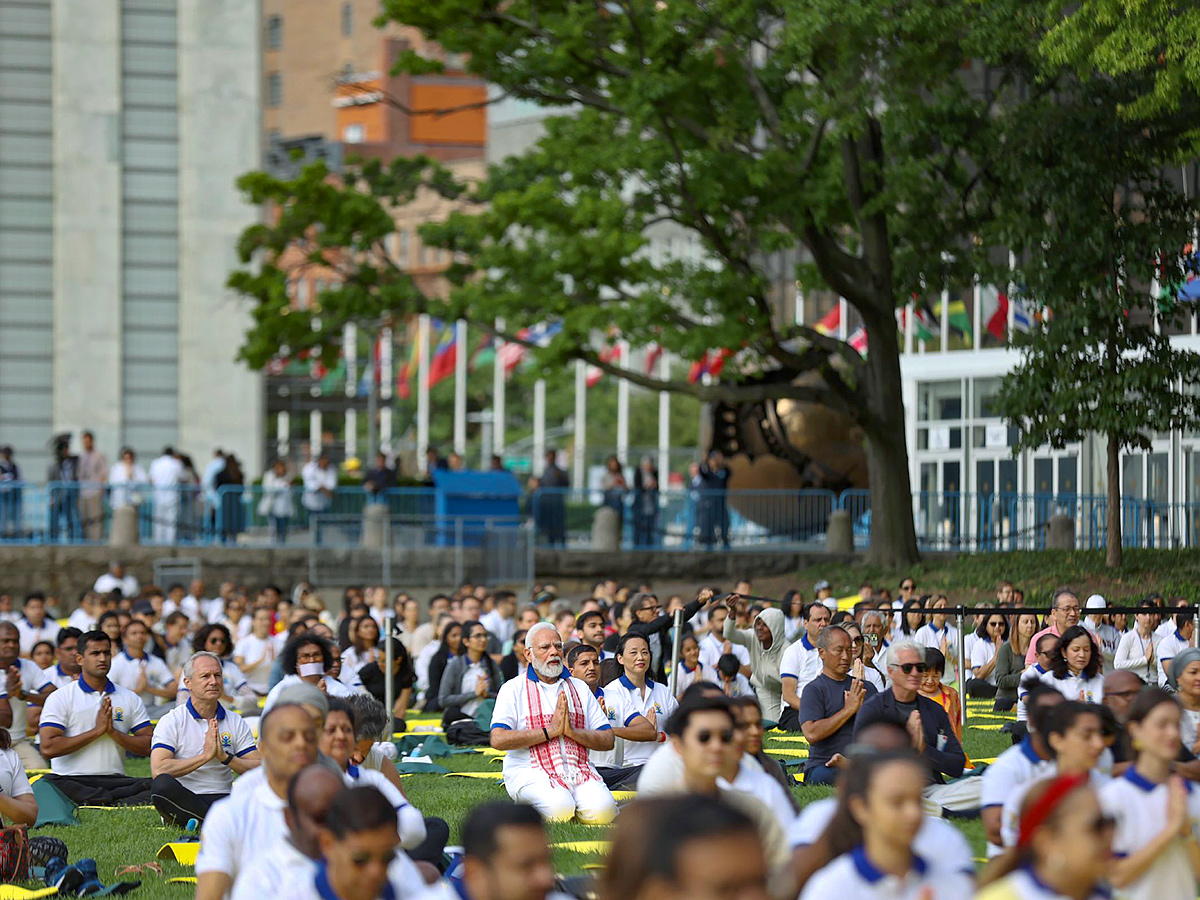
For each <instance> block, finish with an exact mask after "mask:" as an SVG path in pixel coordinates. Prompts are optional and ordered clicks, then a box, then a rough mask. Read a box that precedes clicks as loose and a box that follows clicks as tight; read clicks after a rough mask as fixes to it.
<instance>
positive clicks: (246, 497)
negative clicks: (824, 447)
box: [0, 482, 1200, 553]
mask: <svg viewBox="0 0 1200 900" xmlns="http://www.w3.org/2000/svg"><path fill="white" fill-rule="evenodd" d="M373 504H379V505H382V506H384V507H385V509H386V514H387V517H388V519H389V521H397V522H398V521H404V522H410V523H414V525H413V527H417V525H416V523H427V524H426V525H423V526H421V527H428V528H431V529H434V530H436V531H438V532H442V533H445V532H446V530H447V529H451V530H452V529H453V526H452V525H447V524H446V523H445V522H444V521H441V520H438V519H437V518H436V517H435V515H434V513H435V492H434V490H433V489H432V488H427V487H411V488H393V489H390V490H386V491H381V492H370V491H367V490H365V489H364V488H362V487H353V486H346V487H338V488H336V489H335V490H333V491H332V492H331V493H330V494H317V493H314V492H306V491H305V490H304V488H303V487H301V486H294V487H290V488H287V489H281V490H270V489H264V487H263V486H262V485H258V484H255V485H245V486H239V485H226V486H223V487H221V488H219V489H218V490H216V491H212V492H204V491H202V490H201V489H200V488H199V487H194V486H182V487H178V488H168V489H164V488H155V487H152V486H150V485H108V486H105V485H89V484H77V483H50V484H46V485H33V484H28V483H24V482H4V483H0V542H4V543H25V544H71V543H81V544H86V543H102V542H105V541H107V540H108V538H109V535H110V532H111V528H112V519H113V512H114V509H116V508H118V507H122V506H124V507H129V508H132V509H133V510H135V514H136V521H137V530H138V537H139V540H140V541H141V542H142V543H145V544H160V545H175V544H230V545H233V544H252V545H254V546H283V545H286V546H314V545H319V544H320V543H321V538H320V531H321V527H320V522H321V521H326V522H332V521H342V522H347V523H349V522H353V521H355V520H358V519H361V518H362V517H363V516H364V515H366V511H367V507H368V506H371V505H373ZM601 506H610V507H612V509H613V510H614V512H615V513H616V514H617V518H618V520H619V528H620V535H621V544H622V547H624V548H629V549H635V550H637V549H655V548H666V549H675V550H689V549H708V548H714V549H715V548H722V547H730V548H739V547H741V548H751V547H765V546H776V547H785V546H786V547H801V548H812V549H820V548H822V547H823V546H824V540H825V529H826V523H827V521H828V519H829V515H830V513H832V512H833V511H834V510H838V509H842V510H846V511H847V512H848V513H849V514H850V518H851V521H852V522H853V527H854V536H855V545H856V546H857V547H865V546H867V544H868V543H869V540H870V520H871V501H870V493H869V492H868V491H866V490H848V491H843V492H842V493H841V494H835V493H833V492H832V491H819V490H817V491H786V490H755V491H709V490H701V489H689V488H684V489H670V490H661V491H635V490H632V489H628V490H610V491H603V490H598V489H591V490H589V489H585V490H573V489H540V490H536V491H533V492H532V493H527V494H526V495H525V496H524V497H523V498H522V500H521V508H520V513H521V516H522V519H523V521H531V522H532V524H533V527H534V530H535V532H536V535H537V540H538V542H539V544H541V545H543V546H566V547H575V548H580V549H584V548H587V547H590V546H591V540H592V525H593V520H594V517H595V514H596V510H597V509H598V508H600V507H601ZM912 508H913V522H914V526H915V528H916V533H917V540H918V543H919V545H920V547H921V548H922V549H925V550H958V551H962V552H971V553H976V552H981V553H985V552H993V551H1011V550H1036V549H1041V548H1044V547H1045V546H1046V539H1047V533H1048V527H1049V523H1050V520H1051V519H1052V518H1053V517H1054V516H1056V515H1065V516H1068V517H1069V518H1070V519H1071V520H1072V521H1073V524H1074V529H1075V546H1076V547H1078V548H1080V549H1098V548H1102V547H1104V546H1105V542H1106V540H1107V529H1106V514H1107V509H1108V501H1107V498H1105V497H1103V496H1099V495H1092V494H1065V493H1059V494H1048V493H1041V494H1037V493H1035V494H1021V493H1013V492H1003V491H1000V492H993V493H978V492H965V491H917V492H915V493H914V494H913V503H912ZM442 518H443V519H444V517H442ZM1121 524H1122V542H1123V544H1124V545H1125V546H1127V547H1155V548H1175V547H1200V503H1167V502H1160V501H1154V500H1146V499H1141V498H1133V497H1124V498H1122V499H1121Z"/></svg>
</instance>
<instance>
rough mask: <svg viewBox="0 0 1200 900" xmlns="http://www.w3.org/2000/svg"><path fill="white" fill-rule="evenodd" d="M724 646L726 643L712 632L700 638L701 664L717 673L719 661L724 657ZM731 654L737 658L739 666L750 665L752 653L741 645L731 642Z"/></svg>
mask: <svg viewBox="0 0 1200 900" xmlns="http://www.w3.org/2000/svg"><path fill="white" fill-rule="evenodd" d="M724 646H725V641H724V640H723V639H722V638H719V637H717V635H715V634H712V633H711V632H710V633H708V634H706V635H705V636H704V637H702V638H700V662H701V664H702V665H703V666H704V668H705V669H707V670H708V671H709V672H715V671H717V660H719V659H720V658H721V657H722V656H723V655H724V654H723V653H722V652H721V648H722V647H724ZM729 652H730V653H732V654H733V655H734V656H736V657H737V660H738V665H740V666H748V665H750V651H749V650H747V649H746V648H745V647H744V646H742V645H741V644H735V643H734V642H733V641H730V642H729Z"/></svg>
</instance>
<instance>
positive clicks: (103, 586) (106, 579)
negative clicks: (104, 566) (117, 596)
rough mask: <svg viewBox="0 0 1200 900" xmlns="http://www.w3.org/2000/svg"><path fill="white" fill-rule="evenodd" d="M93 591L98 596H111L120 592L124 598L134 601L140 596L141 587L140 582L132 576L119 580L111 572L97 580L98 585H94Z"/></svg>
mask: <svg viewBox="0 0 1200 900" xmlns="http://www.w3.org/2000/svg"><path fill="white" fill-rule="evenodd" d="M92 590H93V591H95V592H96V593H97V594H109V593H112V592H113V591H117V590H119V591H120V592H121V596H122V597H127V598H129V599H130V600H132V599H133V598H134V597H136V596H137V595H138V590H139V586H138V580H137V579H136V578H134V577H133V576H132V575H126V576H124V577H123V578H117V577H116V576H115V575H113V574H112V573H111V572H105V573H104V574H103V575H101V576H100V577H99V578H97V579H96V583H95V584H93V585H92Z"/></svg>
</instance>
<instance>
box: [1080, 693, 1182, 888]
mask: <svg viewBox="0 0 1200 900" xmlns="http://www.w3.org/2000/svg"><path fill="white" fill-rule="evenodd" d="M1180 711H1181V710H1180V706H1179V701H1177V700H1176V699H1175V698H1174V697H1172V696H1171V695H1170V694H1168V693H1167V692H1166V691H1164V690H1163V689H1161V688H1157V687H1148V688H1145V689H1144V690H1143V691H1142V692H1141V693H1140V694H1139V695H1138V696H1137V699H1135V700H1134V701H1133V704H1132V706H1131V707H1130V709H1129V723H1128V728H1129V735H1130V737H1131V738H1132V739H1133V746H1134V747H1135V748H1137V761H1136V762H1135V763H1134V764H1133V766H1132V767H1131V768H1129V769H1127V770H1126V771H1125V774H1124V775H1123V776H1122V777H1120V778H1115V779H1113V781H1112V782H1111V783H1110V784H1108V785H1107V786H1105V787H1104V788H1103V790H1101V792H1100V802H1101V804H1102V805H1103V806H1104V808H1105V810H1106V811H1107V812H1108V813H1109V814H1110V815H1112V816H1113V818H1114V820H1115V821H1116V832H1115V834H1114V837H1113V851H1114V852H1115V853H1116V854H1117V857H1118V859H1117V862H1116V865H1115V866H1114V867H1113V870H1112V875H1111V878H1112V884H1113V887H1115V888H1118V889H1119V890H1120V895H1121V896H1122V897H1127V898H1129V900H1165V898H1167V897H1188V898H1190V897H1194V896H1196V892H1197V887H1198V885H1200V841H1198V840H1197V837H1196V832H1195V823H1196V822H1197V820H1200V795H1198V794H1197V792H1196V791H1194V790H1192V789H1191V787H1190V786H1189V785H1188V784H1187V783H1186V782H1185V781H1183V780H1182V779H1181V778H1180V777H1179V776H1178V775H1172V774H1171V766H1172V764H1173V763H1174V762H1175V760H1176V758H1177V757H1178V756H1179V751H1180V749H1181V748H1182V742H1181V741H1180V737H1179V733H1180V732H1179V728H1180V726H1179V721H1180Z"/></svg>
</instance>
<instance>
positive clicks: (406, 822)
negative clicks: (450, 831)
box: [343, 765, 425, 850]
mask: <svg viewBox="0 0 1200 900" xmlns="http://www.w3.org/2000/svg"><path fill="white" fill-rule="evenodd" d="M343 777H344V778H345V781H346V784H347V785H349V786H350V787H373V788H375V789H376V790H377V791H379V793H381V794H383V796H385V797H387V801H388V803H390V804H392V808H393V809H394V810H396V819H397V822H396V831H397V833H398V834H399V835H400V846H401V847H403V848H404V849H405V850H411V849H412V848H413V847H417V846H419V845H420V843H421V842H422V841H424V840H425V817H424V816H422V815H421V811H420V810H419V809H417V808H416V807H415V806H413V805H412V804H411V803H409V802H408V798H406V797H405V796H404V795H403V794H402V793H400V791H399V790H397V789H396V786H395V785H394V784H392V783H391V782H390V781H388V780H387V776H386V775H384V774H383V773H382V772H380V771H379V770H378V769H369V768H367V767H366V766H354V765H351V766H347V767H346V771H345V773H344V774H343Z"/></svg>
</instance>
